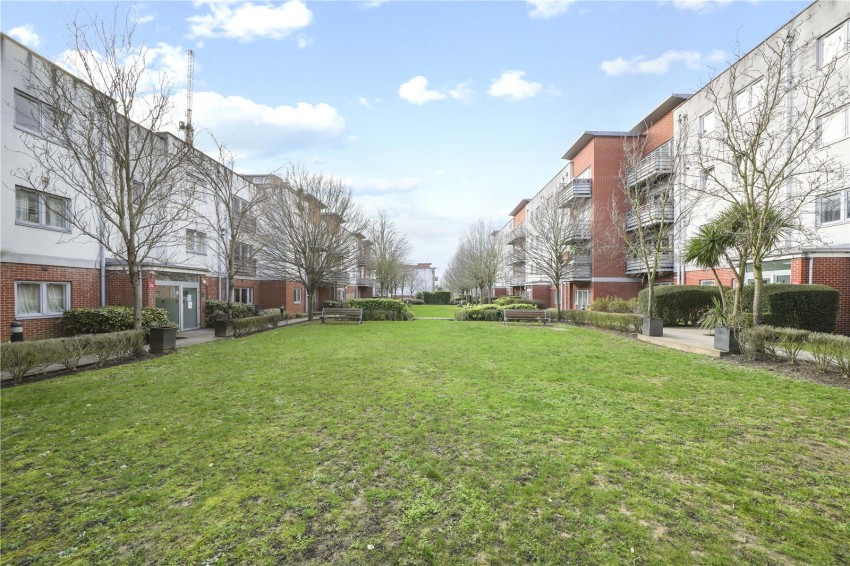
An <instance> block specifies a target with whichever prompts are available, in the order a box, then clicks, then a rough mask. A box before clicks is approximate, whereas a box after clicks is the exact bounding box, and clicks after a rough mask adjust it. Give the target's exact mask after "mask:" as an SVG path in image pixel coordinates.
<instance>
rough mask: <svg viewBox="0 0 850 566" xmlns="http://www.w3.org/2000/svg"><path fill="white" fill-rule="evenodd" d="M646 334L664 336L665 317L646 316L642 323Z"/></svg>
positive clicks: (641, 326) (642, 332)
mask: <svg viewBox="0 0 850 566" xmlns="http://www.w3.org/2000/svg"><path fill="white" fill-rule="evenodd" d="M640 333H641V334H643V335H644V336H664V319H661V318H650V317H645V318H644V319H643V322H642V323H641V325H640Z"/></svg>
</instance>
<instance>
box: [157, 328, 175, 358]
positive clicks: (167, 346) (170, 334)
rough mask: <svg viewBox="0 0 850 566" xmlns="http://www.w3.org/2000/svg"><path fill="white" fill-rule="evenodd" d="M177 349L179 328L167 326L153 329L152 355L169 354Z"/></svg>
mask: <svg viewBox="0 0 850 566" xmlns="http://www.w3.org/2000/svg"><path fill="white" fill-rule="evenodd" d="M175 348H177V328H174V327H170V326H165V327H158V328H151V338H150V351H151V353H152V354H168V353H169V352H173V351H174V349H175Z"/></svg>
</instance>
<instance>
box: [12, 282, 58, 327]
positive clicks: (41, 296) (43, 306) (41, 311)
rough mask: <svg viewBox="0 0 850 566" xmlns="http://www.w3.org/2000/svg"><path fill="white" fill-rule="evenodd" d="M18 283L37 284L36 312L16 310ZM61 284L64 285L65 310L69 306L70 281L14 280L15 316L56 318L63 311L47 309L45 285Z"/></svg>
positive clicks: (20, 317) (19, 317)
mask: <svg viewBox="0 0 850 566" xmlns="http://www.w3.org/2000/svg"><path fill="white" fill-rule="evenodd" d="M19 285H38V286H39V293H38V303H39V308H38V312H37V313H19V312H18V286H19ZM48 285H62V286H63V287H65V310H68V309H70V308H71V283H70V282H68V281H15V318H17V319H33V318H58V317H60V316H62V314H63V312H64V311H63V312H50V311H48V310H47V286H48Z"/></svg>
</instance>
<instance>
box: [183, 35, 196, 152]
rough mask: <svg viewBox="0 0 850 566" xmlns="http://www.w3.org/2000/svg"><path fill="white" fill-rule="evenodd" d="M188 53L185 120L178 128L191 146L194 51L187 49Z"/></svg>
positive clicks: (193, 136)
mask: <svg viewBox="0 0 850 566" xmlns="http://www.w3.org/2000/svg"><path fill="white" fill-rule="evenodd" d="M188 55H189V64H188V66H187V67H188V69H187V74H188V77H187V80H186V121H185V122H180V129H181V130H183V131H184V132H185V136H186V138H185V139H186V143H187V144H189V146H190V147H191V146H193V145H194V143H195V128H194V127H192V95H193V94H194V91H195V86H194V76H195V52H194V51H193V50H191V49H190V50H189V51H188Z"/></svg>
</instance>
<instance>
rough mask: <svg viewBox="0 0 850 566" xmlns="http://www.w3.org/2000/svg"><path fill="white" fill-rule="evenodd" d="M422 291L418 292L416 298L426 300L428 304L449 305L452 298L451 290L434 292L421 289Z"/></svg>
mask: <svg viewBox="0 0 850 566" xmlns="http://www.w3.org/2000/svg"><path fill="white" fill-rule="evenodd" d="M420 293H421V295H420ZM420 293H416V298H417V299H422V300H423V301H425V304H426V305H447V304H449V302H450V301H451V299H452V294H451V292H450V291H434V292H433V293H432V292H431V291H420Z"/></svg>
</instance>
